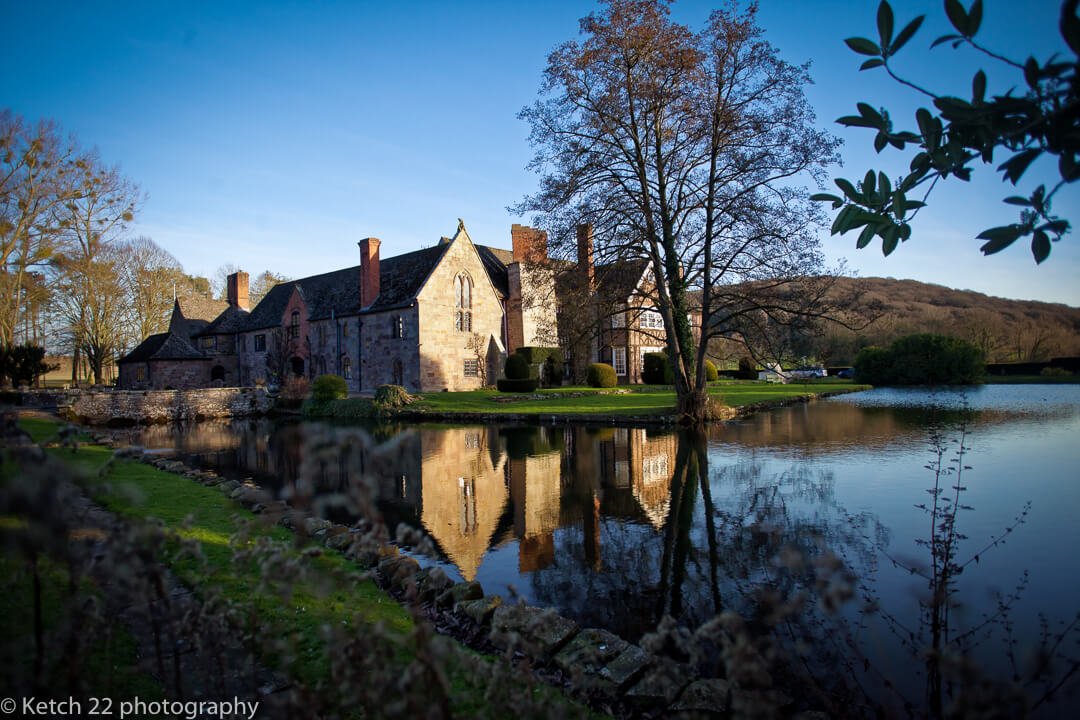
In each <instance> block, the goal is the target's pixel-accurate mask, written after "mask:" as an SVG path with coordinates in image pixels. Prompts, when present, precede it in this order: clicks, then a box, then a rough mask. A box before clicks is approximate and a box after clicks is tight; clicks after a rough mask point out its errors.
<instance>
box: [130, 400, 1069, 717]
mask: <svg viewBox="0 0 1080 720" xmlns="http://www.w3.org/2000/svg"><path fill="white" fill-rule="evenodd" d="M961 424H963V427H964V430H963V431H961V429H960V425H961ZM935 427H937V428H940V429H941V433H942V442H943V443H944V445H943V446H944V448H945V452H944V456H943V461H944V462H945V463H946V466H949V462H950V461H953V460H955V459H956V453H957V450H958V448H959V447H960V445H959V441H960V439H961V436H962V432H963V433H966V434H964V445H965V447H966V450H965V452H964V456H963V459H962V462H961V463H959V465H962V466H966V467H968V468H969V469H965V470H963V472H962V474H961V475H960V478H961V482H960V487H962V488H964V489H963V490H962V491H961V493H960V503H961V504H962V505H963V506H964V507H965V509H963V510H961V511H960V512H959V513H958V515H957V518H956V528H957V529H958V531H959V532H960V533H962V535H963V536H964V537H963V539H961V540H960V542H959V547H958V552H957V553H956V559H957V561H958V562H959V563H961V564H964V566H963V571H962V572H961V573H958V574H957V575H956V576H955V577H954V578H953V582H952V585H951V587H952V592H951V593H950V599H951V600H950V611H949V615H948V627H949V637H951V638H956V637H960V638H964V639H965V641H966V642H968V643H969V647H970V648H971V649H972V652H973V653H974V654H975V655H977V658H978V661H979V663H980V664H981V665H983V666H985V667H986V668H987V669H988V670H989V671H990V672H995V673H1001V674H1004V676H1006V677H1007V676H1009V675H1011V674H1012V668H1013V665H1014V662H1015V665H1016V666H1017V667H1022V666H1023V664H1024V662H1025V661H1026V659H1027V656H1026V655H1025V653H1029V652H1030V649H1031V648H1033V647H1034V646H1035V645H1036V644H1037V641H1038V640H1039V637H1040V633H1042V632H1044V631H1048V632H1050V633H1051V634H1054V633H1055V632H1058V630H1059V628H1061V627H1062V624H1063V623H1068V622H1071V621H1072V620H1073V619H1074V618H1075V617H1076V615H1077V612H1078V611H1080V553H1078V549H1080V522H1078V521H1077V514H1078V512H1080V464H1078V461H1080V386H1076V385H1053V386H1052V385H1046V386H1039V385H1034V386H1032V385H1028V386H1023V385H1015V386H1009V385H991V386H986V387H981V388H977V389H969V390H967V391H963V392H954V391H937V392H930V391H925V390H873V391H870V392H864V393H857V394H852V395H845V396H840V397H837V398H833V399H830V400H826V401H821V402H816V403H811V404H807V405H799V406H795V407H790V408H784V409H780V410H776V411H772V412H766V413H761V414H758V415H756V416H754V417H752V418H750V419H748V420H746V421H743V422H741V423H737V424H732V425H725V426H718V427H714V428H711V429H710V430H709V432H708V435H707V437H705V438H700V437H699V438H692V437H689V436H686V435H681V434H679V433H676V432H653V431H648V430H645V429H633V428H596V427H580V426H577V427H574V426H571V427H562V426H560V427H505V426H487V427H485V426H453V427H448V426H394V427H385V426H382V427H375V426H357V425H350V426H341V425H330V424H325V423H313V422H303V423H273V422H270V421H256V422H236V423H229V424H211V423H204V424H198V425H192V426H186V427H154V428H149V429H146V430H144V431H141V436H140V437H141V442H142V443H144V444H145V445H147V446H148V447H159V448H174V449H176V450H178V451H179V452H181V453H182V454H184V455H186V456H187V457H188V458H189V459H190V460H193V461H195V462H196V463H198V464H200V465H202V466H204V467H212V468H216V469H218V470H219V471H220V472H222V473H223V474H228V475H233V476H237V477H253V478H255V479H256V480H257V481H258V482H259V483H260V484H262V485H264V486H266V487H269V488H274V489H276V490H278V491H280V492H282V493H284V494H286V495H290V496H292V497H293V498H294V499H299V500H300V501H305V500H309V501H311V502H316V503H317V502H318V499H319V498H325V497H332V496H333V495H334V493H338V492H340V491H344V490H348V489H349V488H356V487H363V488H372V489H375V490H377V493H376V494H377V496H378V508H379V510H380V511H381V513H382V515H383V517H384V519H385V520H386V521H387V523H388V524H389V525H390V527H391V528H392V527H394V526H395V525H396V524H397V523H399V522H404V523H409V524H411V525H414V526H417V527H421V528H423V529H424V530H425V531H426V532H427V533H428V534H429V535H430V536H431V537H432V538H433V539H434V541H435V543H436V545H437V548H438V552H439V557H438V558H437V559H435V560H432V561H431V562H436V563H438V564H440V565H441V566H443V567H444V568H445V569H446V570H447V572H448V573H449V574H450V575H452V576H453V577H455V578H462V579H467V580H478V581H479V582H480V583H482V584H483V586H484V589H485V591H486V592H488V593H499V594H502V595H504V596H510V595H517V596H520V597H523V598H525V599H526V601H528V602H529V603H532V604H536V605H544V606H551V607H555V608H557V609H558V610H559V611H560V612H561V613H562V614H564V615H567V616H570V617H573V618H575V619H576V620H577V621H578V622H580V623H581V624H582V625H584V626H593V627H597V626H599V627H605V628H609V629H611V630H613V631H615V632H617V633H619V634H621V635H623V636H624V637H627V638H630V639H636V638H638V637H640V635H641V634H642V633H644V632H648V631H650V630H651V629H652V628H653V627H654V626H655V624H656V623H657V621H658V619H659V618H660V617H662V616H663V615H671V616H673V617H675V618H677V619H678V620H679V621H680V622H681V623H684V624H685V625H687V626H690V627H694V626H696V625H698V624H700V623H701V622H703V621H705V620H707V619H709V618H711V617H713V616H714V615H715V614H716V613H717V612H718V611H721V610H724V609H737V610H740V611H742V612H743V613H744V614H746V613H752V612H753V611H754V609H755V608H756V607H758V606H757V605H756V598H757V597H758V594H757V593H758V591H759V590H760V589H761V588H762V587H767V588H770V589H771V590H772V591H774V592H775V593H777V594H779V595H780V596H783V595H784V594H785V593H793V592H797V591H799V590H804V589H805V590H810V589H814V588H815V585H816V586H817V587H816V590H815V592H820V593H825V594H827V593H830V592H838V593H840V594H841V595H844V594H846V593H845V590H846V589H850V590H851V591H852V598H851V600H850V601H848V602H847V603H846V604H844V606H843V609H842V610H841V611H840V612H839V613H836V614H832V615H830V614H829V613H825V612H819V611H821V610H822V604H821V603H820V602H818V603H816V604H813V608H814V610H813V612H808V615H812V616H813V622H812V623H811V625H813V626H814V627H812V628H811V629H810V630H809V632H810V633H815V632H817V633H820V634H821V635H822V636H823V637H826V638H829V639H830V641H832V642H835V644H836V647H835V652H836V653H837V654H838V655H839V654H843V652H845V648H846V649H847V650H851V649H852V647H854V648H856V649H857V652H858V657H860V658H862V659H864V660H866V661H867V662H866V663H862V662H860V665H861V666H862V667H864V668H865V667H866V666H868V665H869V666H871V667H872V668H873V670H872V672H870V674H871V675H874V676H875V677H877V678H879V679H880V678H881V677H890V678H892V679H893V680H894V681H895V682H898V683H899V685H900V686H901V688H902V692H904V693H907V694H909V695H918V694H919V693H920V692H921V690H920V688H921V686H920V684H919V683H925V680H924V679H921V678H920V674H919V673H918V672H915V673H914V676H913V677H912V678H909V679H907V680H898V678H900V677H901V676H904V677H906V676H907V675H910V674H911V673H910V667H911V666H912V663H911V657H913V655H912V653H911V652H910V648H906V647H905V645H906V644H907V643H908V641H909V638H910V634H914V635H915V636H916V637H922V632H923V631H925V628H926V621H927V606H928V603H927V598H928V594H929V591H928V587H929V582H928V579H927V577H926V576H928V575H929V576H933V567H932V563H931V552H930V545H929V543H930V541H931V540H932V539H933V534H932V528H931V525H932V523H931V520H930V516H929V515H928V514H927V512H926V510H924V509H921V508H919V507H917V506H918V505H920V504H925V503H927V502H929V501H930V500H931V499H932V496H931V495H930V494H929V493H928V492H927V490H928V488H930V487H931V486H932V485H933V484H934V480H935V477H934V472H933V471H932V470H929V469H927V467H926V466H927V465H928V463H932V461H933V460H934V459H935V453H934V452H933V451H932V449H931V443H930V435H931V430H932V429H933V428H935ZM954 466H955V464H954ZM955 485H956V481H955V479H954V477H948V478H945V479H944V480H943V481H942V482H941V487H942V488H943V491H944V492H943V494H947V495H951V494H952V493H954V492H955V490H954V488H953V486H955ZM1025 512H1026V515H1024V513H1025ZM1010 528H1011V531H1009V530H1010ZM998 538H1000V539H1002V540H1003V542H998V543H996V544H994V540H995V539H998ZM832 555H835V556H837V557H838V558H839V559H840V561H841V562H842V566H841V567H842V571H841V573H839V574H838V575H837V576H831V577H832V579H831V581H829V582H826V581H825V574H824V573H823V567H826V566H828V564H827V563H826V562H825V559H826V558H829V557H831V556H832ZM976 555H977V556H978V559H977V560H975V559H974V558H975V556H976ZM800 558H801V560H800ZM815 563H816V564H815ZM830 567H831V566H830ZM843 571H850V573H851V574H852V576H853V579H852V580H851V581H850V583H849V585H845V583H844V582H839V581H837V577H839V576H840V575H843ZM815 597H816V595H815ZM868 603H870V604H872V605H873V606H875V607H876V608H877V610H876V611H875V612H873V613H872V614H866V613H864V612H863V610H864V609H865V608H866V607H867V605H868ZM1003 607H1004V610H1002V608H1003ZM815 613H818V614H816V615H815ZM815 628H816V629H815ZM1010 638H1011V639H1012V640H1015V641H1016V645H1009V640H1010ZM1009 647H1013V648H1015V650H1014V652H1013V654H1012V656H1011V657H1010V654H1009V653H1008V652H1007V650H1008V648H1009ZM1066 649H1067V651H1068V652H1069V653H1071V654H1072V655H1073V656H1076V655H1077V654H1078V652H1077V645H1076V641H1075V637H1070V638H1069V642H1068V643H1067V648H1066ZM915 665H916V666H918V663H915ZM853 672H855V671H854V670H853ZM868 672H869V671H868ZM860 682H864V683H867V684H871V685H872V684H873V681H872V680H865V679H860ZM1065 702H1066V705H1060V704H1059V705H1057V706H1056V707H1057V709H1058V710H1061V708H1062V707H1065V708H1071V709H1073V710H1075V709H1077V708H1078V705H1080V703H1077V701H1076V698H1075V696H1073V698H1072V700H1066V701H1065ZM1069 703H1071V705H1069Z"/></svg>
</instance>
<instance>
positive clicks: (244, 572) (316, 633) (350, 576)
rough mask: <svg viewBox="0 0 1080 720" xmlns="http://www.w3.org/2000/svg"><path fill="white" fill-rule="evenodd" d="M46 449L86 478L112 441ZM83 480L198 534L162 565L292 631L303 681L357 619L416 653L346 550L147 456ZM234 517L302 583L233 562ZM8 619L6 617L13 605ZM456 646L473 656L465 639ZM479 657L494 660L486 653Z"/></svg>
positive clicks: (467, 687)
mask: <svg viewBox="0 0 1080 720" xmlns="http://www.w3.org/2000/svg"><path fill="white" fill-rule="evenodd" d="M50 422H51V421H48V420H39V419H24V420H22V421H20V424H21V425H22V427H23V428H24V429H25V430H27V431H28V432H31V433H32V434H34V435H35V436H41V437H51V436H52V435H54V434H55V430H56V427H58V423H52V425H53V428H52V431H51V432H49V428H48V427H47V425H48V424H49V423H50ZM50 452H51V453H53V454H54V456H55V457H57V458H59V459H61V460H62V461H63V462H65V463H67V464H68V465H69V466H71V467H72V468H73V469H74V470H77V471H79V472H80V473H81V474H83V475H84V476H86V477H90V478H98V474H99V471H100V470H101V469H102V468H103V466H104V465H105V463H106V462H108V460H109V459H110V457H111V456H112V452H111V450H109V449H108V448H105V447H101V446H95V445H84V446H81V447H80V448H79V449H78V451H77V452H74V453H73V452H71V450H70V449H56V450H52V451H50ZM86 483H87V487H88V489H89V490H90V492H91V494H92V495H93V496H94V497H95V499H96V500H97V501H98V502H99V503H101V504H102V505H103V506H105V507H106V508H108V509H109V510H111V511H112V512H114V513H116V514H118V515H120V516H123V517H126V518H127V519H129V520H130V521H133V522H136V523H139V522H144V521H148V522H149V521H152V522H160V523H162V524H163V525H164V527H165V528H166V529H167V530H169V531H171V532H174V533H176V534H177V536H178V537H180V538H183V539H185V540H196V541H198V542H199V543H200V545H201V550H202V555H203V556H204V558H205V560H204V562H197V561H196V560H194V559H193V558H191V557H190V555H189V554H187V553H179V552H178V549H179V544H178V543H173V544H172V546H170V547H169V548H168V549H167V552H166V557H165V558H164V559H165V561H166V563H167V564H168V565H169V567H170V568H171V569H172V571H173V572H174V573H175V574H176V575H177V576H178V577H179V578H180V579H182V580H183V581H184V582H185V583H186V584H188V585H189V586H190V587H192V588H194V589H195V590H196V591H197V592H199V593H200V594H203V595H205V594H206V593H207V591H208V590H209V589H210V588H216V589H217V590H218V592H220V594H221V595H222V596H223V597H224V598H227V599H230V600H233V601H238V602H240V601H242V602H243V603H247V604H248V607H249V608H250V609H251V610H252V612H253V615H254V616H255V617H257V623H258V627H259V628H260V632H261V633H262V634H263V635H264V636H266V637H284V636H289V637H292V638H294V640H295V646H294V648H293V649H294V650H295V651H296V652H295V653H294V655H293V662H292V663H291V665H290V668H291V673H292V674H293V676H294V679H296V680H299V681H301V682H303V683H304V684H305V685H307V687H309V688H311V689H315V690H316V691H317V688H318V687H319V686H320V685H324V686H325V684H326V683H328V682H329V666H330V660H329V658H328V657H327V652H326V643H325V640H324V638H325V630H324V629H325V628H326V627H330V626H341V625H351V624H353V623H356V624H359V625H360V626H367V627H372V626H374V625H375V624H376V623H379V624H381V625H382V626H383V627H384V628H386V629H387V630H388V631H389V634H390V636H391V642H392V644H394V646H395V649H394V650H393V651H392V652H391V655H390V656H389V657H385V658H384V661H385V662H387V663H394V662H399V663H401V668H402V671H404V669H405V664H406V662H407V661H408V660H409V659H410V658H411V657H413V649H412V648H413V645H412V641H411V633H412V630H413V629H414V624H413V621H412V618H411V617H410V615H409V613H408V612H407V611H406V610H405V609H404V608H403V607H402V606H401V605H399V604H398V602H397V601H396V600H394V599H393V598H391V597H390V596H388V595H387V594H386V593H384V592H383V591H382V590H381V589H379V588H378V587H377V586H376V585H375V584H374V583H373V582H372V581H370V580H365V579H361V578H360V577H358V571H359V568H357V567H356V566H355V565H354V564H353V563H352V562H351V561H349V560H347V559H346V558H345V557H344V556H342V555H340V554H338V553H335V552H329V551H319V552H305V549H304V548H298V547H296V546H295V536H294V535H293V534H292V533H290V532H289V531H287V530H285V529H284V528H282V527H280V526H276V525H271V526H268V525H266V524H265V523H264V522H262V519H261V518H260V517H259V516H257V515H254V514H253V513H251V512H250V511H248V510H246V509H245V508H244V507H242V506H241V505H239V504H238V503H236V502H234V501H232V500H230V499H228V498H227V497H226V496H225V495H224V494H222V493H221V492H220V491H218V490H216V489H214V488H211V487H206V486H204V485H200V484H199V483H197V482H195V481H193V480H191V479H189V478H184V477H181V476H179V475H174V474H172V473H167V472H164V471H161V470H158V469H157V468H154V467H152V466H150V465H146V464H144V463H140V462H135V461H128V460H120V461H116V462H115V463H114V464H113V465H112V466H111V467H110V468H109V469H108V471H107V473H106V474H105V476H104V478H100V479H94V480H87V481H86ZM238 521H245V522H246V523H248V524H249V527H250V528H251V530H250V533H249V540H248V546H250V545H251V544H252V543H254V542H256V541H260V540H261V541H269V542H272V543H275V544H276V545H277V546H278V547H279V551H278V554H277V558H278V560H279V561H283V562H286V563H292V562H296V563H306V564H307V572H308V574H307V575H305V578H306V581H305V582H303V583H299V584H294V585H293V586H292V587H290V588H289V590H290V592H289V593H288V594H287V595H283V594H281V593H276V592H272V591H270V590H269V589H268V588H267V587H266V578H264V577H263V573H262V572H261V571H260V569H259V568H258V567H257V566H256V565H255V564H254V563H251V562H248V563H237V562H235V561H234V551H235V550H236V549H237V548H236V547H235V538H234V535H235V533H236V531H237V527H238ZM2 610H3V607H2V606H0V611H2ZM8 617H9V618H10V617H12V615H11V614H10V613H9V614H8ZM15 617H18V616H15ZM2 627H5V628H6V625H4V626H2ZM458 652H465V653H468V655H469V657H475V654H474V653H472V652H471V651H468V650H467V649H465V648H463V647H461V646H458ZM263 659H264V662H266V663H267V664H268V665H270V666H272V667H273V666H275V665H276V658H274V657H264V658H263ZM483 661H484V662H490V660H488V659H486V658H485V659H484V660H483ZM446 669H447V671H448V675H449V678H450V682H451V694H452V697H451V701H452V705H453V707H454V708H455V709H456V711H457V712H461V713H464V714H467V715H468V716H477V717H482V716H484V715H485V712H484V708H485V705H486V702H485V697H486V694H487V693H488V692H489V691H490V688H487V687H484V686H483V684H482V681H481V680H479V679H477V677H476V676H474V675H473V674H472V673H466V672H462V671H461V670H460V668H458V667H457V666H456V665H454V663H453V662H452V661H451V662H448V663H447V668H446ZM536 693H538V694H539V697H540V698H541V701H542V702H543V703H545V704H551V707H552V712H553V713H556V714H558V715H569V714H573V715H579V714H581V710H582V709H581V708H580V707H579V706H572V705H570V702H569V700H567V699H566V698H565V697H564V696H563V695H562V694H561V693H559V692H558V691H556V690H554V689H552V688H550V687H548V686H545V685H540V686H539V687H538V689H537V690H536Z"/></svg>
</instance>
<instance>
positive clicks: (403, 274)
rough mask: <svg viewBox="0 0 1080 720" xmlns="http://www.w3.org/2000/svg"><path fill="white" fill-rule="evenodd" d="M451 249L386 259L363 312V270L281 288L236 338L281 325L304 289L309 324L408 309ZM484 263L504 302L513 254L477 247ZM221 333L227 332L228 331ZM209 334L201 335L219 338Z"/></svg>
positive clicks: (240, 327)
mask: <svg viewBox="0 0 1080 720" xmlns="http://www.w3.org/2000/svg"><path fill="white" fill-rule="evenodd" d="M448 247H449V243H439V244H438V245H434V246H432V247H429V248H423V249H421V250H414V251H413V252H408V253H404V254H402V255H395V256H393V257H388V258H381V259H380V261H379V296H378V297H377V298H375V302H373V303H372V304H371V306H370V307H367V308H361V307H360V266H359V265H354V266H352V267H348V268H344V269H342V270H335V271H333V272H328V273H322V274H321V275H312V276H310V277H306V278H300V279H299V280H292V281H289V282H284V283H281V284H279V285H275V286H274V287H273V288H271V289H270V291H269V292H268V293H267V294H266V296H265V297H264V298H263V299H262V301H261V302H260V303H259V304H258V305H256V306H255V308H254V309H252V311H251V313H250V314H248V315H247V316H246V317H245V318H244V319H243V320H242V321H237V324H236V325H230V327H233V328H234V329H233V330H231V332H240V331H251V330H261V329H264V328H271V327H278V326H280V325H281V321H282V314H283V313H284V312H285V306H286V305H288V303H289V298H290V297H292V293H293V289H294V288H298V289H299V290H300V293H301V295H303V297H304V302H305V303H307V307H308V319H309V320H323V319H326V318H329V317H330V315H331V312H333V314H335V315H337V316H339V317H340V316H344V315H356V314H359V313H369V312H382V311H384V310H393V309H395V308H400V307H406V306H408V305H409V304H411V303H412V301H413V300H414V299H415V298H416V295H417V293H419V292H420V288H421V287H423V285H424V281H425V280H427V278H428V276H429V275H431V272H432V270H434V269H435V266H436V265H438V264H439V261H440V260H441V259H442V257H443V255H444V254H445V253H446V249H447V248H448ZM475 247H476V250H477V253H478V254H479V255H480V260H481V261H482V262H483V264H484V269H485V270H487V273H488V276H489V277H490V278H491V283H492V285H494V286H495V289H496V291H497V292H499V293H501V294H502V296H503V297H506V295H507V294H508V292H509V291H508V288H509V284H508V281H507V275H506V266H507V264H509V263H511V262H513V260H514V258H513V253H512V252H511V251H509V250H503V249H501V248H491V247H487V246H485V245H476V246H475ZM220 332H226V331H225V330H222V331H220ZM213 333H214V330H212V329H210V328H207V329H205V330H203V331H202V333H201V334H213Z"/></svg>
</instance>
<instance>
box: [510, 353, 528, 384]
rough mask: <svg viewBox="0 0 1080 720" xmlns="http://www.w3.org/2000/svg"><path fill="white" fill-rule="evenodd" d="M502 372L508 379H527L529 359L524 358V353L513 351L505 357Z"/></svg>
mask: <svg viewBox="0 0 1080 720" xmlns="http://www.w3.org/2000/svg"><path fill="white" fill-rule="evenodd" d="M504 372H505V373H506V377H507V379H509V380H527V379H528V378H529V361H528V360H526V359H525V356H524V355H519V354H518V353H514V354H513V355H511V356H510V357H508V358H506V367H505V368H504Z"/></svg>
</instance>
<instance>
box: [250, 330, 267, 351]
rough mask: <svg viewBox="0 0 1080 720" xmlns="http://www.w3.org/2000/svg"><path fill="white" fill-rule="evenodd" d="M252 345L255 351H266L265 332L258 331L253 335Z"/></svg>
mask: <svg viewBox="0 0 1080 720" xmlns="http://www.w3.org/2000/svg"><path fill="white" fill-rule="evenodd" d="M253 347H254V348H255V352H266V333H259V334H258V335H256V336H255V340H254V343H253Z"/></svg>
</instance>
